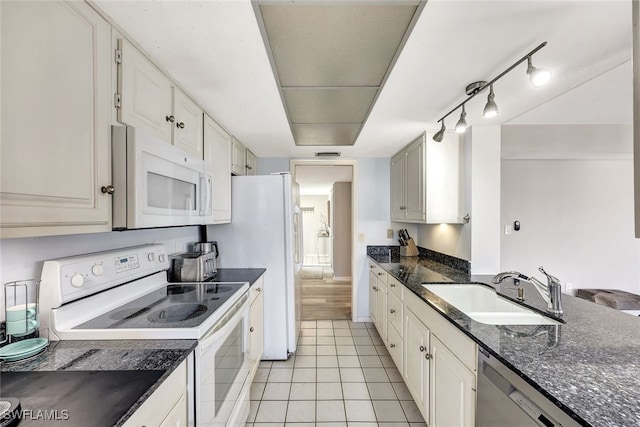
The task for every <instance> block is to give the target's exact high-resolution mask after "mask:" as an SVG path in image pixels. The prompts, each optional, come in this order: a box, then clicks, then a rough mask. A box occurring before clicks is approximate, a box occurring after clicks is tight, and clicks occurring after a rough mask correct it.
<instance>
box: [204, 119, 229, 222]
mask: <svg viewBox="0 0 640 427" xmlns="http://www.w3.org/2000/svg"><path fill="white" fill-rule="evenodd" d="M204 160H205V170H206V172H207V173H208V174H210V175H211V177H212V179H213V188H212V192H213V194H212V195H211V201H212V205H213V223H214V224H219V223H228V222H231V136H230V135H229V134H228V133H227V132H225V131H224V129H222V128H221V127H220V126H218V124H217V123H216V122H214V121H213V119H211V117H209V116H207V115H205V116H204Z"/></svg>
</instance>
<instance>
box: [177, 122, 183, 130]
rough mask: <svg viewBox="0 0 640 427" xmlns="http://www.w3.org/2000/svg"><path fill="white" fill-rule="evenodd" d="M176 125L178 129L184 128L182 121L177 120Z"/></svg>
mask: <svg viewBox="0 0 640 427" xmlns="http://www.w3.org/2000/svg"><path fill="white" fill-rule="evenodd" d="M176 126H178V129H184V122H178V123H176Z"/></svg>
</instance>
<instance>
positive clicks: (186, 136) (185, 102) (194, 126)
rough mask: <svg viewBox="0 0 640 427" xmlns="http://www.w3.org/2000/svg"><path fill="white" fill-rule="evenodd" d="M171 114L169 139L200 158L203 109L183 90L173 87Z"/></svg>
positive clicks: (201, 156)
mask: <svg viewBox="0 0 640 427" xmlns="http://www.w3.org/2000/svg"><path fill="white" fill-rule="evenodd" d="M173 116H174V117H175V122H174V123H172V126H171V128H172V131H171V141H172V143H173V145H175V146H176V147H178V148H181V149H183V150H184V151H186V152H187V153H190V154H193V155H194V156H196V157H198V158H200V159H202V158H203V155H202V117H203V111H202V109H201V108H200V107H198V104H196V103H195V102H193V101H192V100H191V98H189V97H188V96H187V95H186V94H185V93H184V92H182V91H181V90H180V89H178V88H177V87H175V86H174V87H173Z"/></svg>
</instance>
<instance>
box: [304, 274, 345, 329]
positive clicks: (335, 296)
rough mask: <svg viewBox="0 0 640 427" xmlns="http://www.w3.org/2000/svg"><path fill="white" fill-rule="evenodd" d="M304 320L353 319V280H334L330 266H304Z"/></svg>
mask: <svg viewBox="0 0 640 427" xmlns="http://www.w3.org/2000/svg"><path fill="white" fill-rule="evenodd" d="M301 318H302V320H351V282H350V281H349V282H342V281H340V282H336V281H334V280H333V270H331V268H330V267H303V269H302V314H301Z"/></svg>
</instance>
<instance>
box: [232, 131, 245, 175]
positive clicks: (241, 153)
mask: <svg viewBox="0 0 640 427" xmlns="http://www.w3.org/2000/svg"><path fill="white" fill-rule="evenodd" d="M232 142H233V153H232V160H231V172H233V174H234V175H246V174H247V168H246V165H247V163H246V161H247V159H246V148H244V145H242V143H241V142H240V141H238V140H237V139H236V138H235V137H232Z"/></svg>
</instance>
